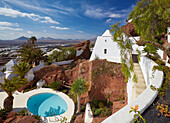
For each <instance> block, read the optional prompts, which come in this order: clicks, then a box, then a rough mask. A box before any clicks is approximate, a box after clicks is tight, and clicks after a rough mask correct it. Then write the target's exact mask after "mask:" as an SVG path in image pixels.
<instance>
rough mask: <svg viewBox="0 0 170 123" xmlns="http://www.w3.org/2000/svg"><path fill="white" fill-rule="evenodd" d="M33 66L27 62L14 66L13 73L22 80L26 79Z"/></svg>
mask: <svg viewBox="0 0 170 123" xmlns="http://www.w3.org/2000/svg"><path fill="white" fill-rule="evenodd" d="M30 67H31V65H29V64H28V63H26V62H20V63H19V64H16V65H14V67H13V69H14V70H13V73H15V74H17V75H19V76H20V77H21V79H23V78H24V76H25V74H26V73H27V72H28V71H29V69H30Z"/></svg>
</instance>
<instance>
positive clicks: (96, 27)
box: [0, 0, 137, 40]
mask: <svg viewBox="0 0 170 123" xmlns="http://www.w3.org/2000/svg"><path fill="white" fill-rule="evenodd" d="M136 2H137V0H0V39H4V40H8V39H15V38H18V37H20V36H26V37H31V36H36V37H37V38H40V37H52V38H62V39H91V38H95V37H97V36H98V35H101V34H102V33H103V32H104V31H105V30H106V29H110V25H112V24H114V23H116V22H118V21H122V24H125V20H126V19H127V16H128V14H129V13H130V12H131V11H132V9H133V7H134V6H135V5H136Z"/></svg>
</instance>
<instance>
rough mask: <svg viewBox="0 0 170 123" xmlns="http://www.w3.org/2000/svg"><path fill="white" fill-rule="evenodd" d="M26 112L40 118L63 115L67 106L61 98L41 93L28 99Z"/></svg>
mask: <svg viewBox="0 0 170 123" xmlns="http://www.w3.org/2000/svg"><path fill="white" fill-rule="evenodd" d="M27 108H28V110H29V111H30V112H31V113H33V114H35V115H39V116H41V117H49V116H55V115H60V114H63V113H64V112H66V111H67V109H68V106H67V103H66V102H65V100H64V99H63V98H61V97H60V96H58V95H56V94H52V93H41V94H37V95H34V96H32V97H30V98H29V99H28V101H27Z"/></svg>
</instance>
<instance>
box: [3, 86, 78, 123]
mask: <svg viewBox="0 0 170 123" xmlns="http://www.w3.org/2000/svg"><path fill="white" fill-rule="evenodd" d="M40 93H53V94H57V95H59V96H60V97H62V98H63V99H64V100H65V101H66V103H67V106H68V109H67V111H66V112H65V113H63V114H61V115H57V116H53V117H45V118H44V117H42V119H43V121H44V122H47V121H48V123H54V122H56V121H57V119H62V117H66V118H67V122H70V120H71V117H72V115H73V114H74V109H75V106H74V102H73V100H72V99H71V98H69V97H68V96H67V95H66V94H64V93H62V92H59V91H54V90H52V89H50V88H40V89H35V90H32V91H29V92H26V93H19V94H13V96H14V104H13V108H14V109H23V108H27V100H28V99H29V98H30V97H31V96H33V95H36V94H40ZM6 97H7V94H6V93H5V92H0V107H2V108H3V101H4V99H5V98H6Z"/></svg>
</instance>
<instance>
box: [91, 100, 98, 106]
mask: <svg viewBox="0 0 170 123" xmlns="http://www.w3.org/2000/svg"><path fill="white" fill-rule="evenodd" d="M98 102H99V101H98V100H96V99H94V100H92V101H91V105H92V107H98Z"/></svg>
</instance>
